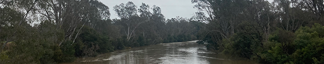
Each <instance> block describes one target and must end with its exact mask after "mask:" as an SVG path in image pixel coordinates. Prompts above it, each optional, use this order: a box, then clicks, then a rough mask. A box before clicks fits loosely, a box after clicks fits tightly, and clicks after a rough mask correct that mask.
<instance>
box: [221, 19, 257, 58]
mask: <svg viewBox="0 0 324 64" xmlns="http://www.w3.org/2000/svg"><path fill="white" fill-rule="evenodd" d="M239 27H240V30H239V31H240V32H238V33H236V34H235V35H233V36H232V38H230V41H229V40H225V41H223V43H225V44H224V45H225V48H224V51H223V53H224V54H229V55H233V56H238V57H243V58H251V57H252V55H256V53H255V52H257V49H258V48H259V47H260V46H261V45H262V43H261V40H262V33H260V32H259V31H258V29H259V28H258V27H255V24H251V23H245V24H244V23H242V24H240V25H239Z"/></svg>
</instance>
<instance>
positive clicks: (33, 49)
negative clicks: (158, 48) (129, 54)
mask: <svg viewBox="0 0 324 64" xmlns="http://www.w3.org/2000/svg"><path fill="white" fill-rule="evenodd" d="M114 10H115V11H116V12H117V14H118V16H119V17H120V19H110V18H109V17H110V12H111V11H109V8H108V7H107V6H106V5H104V4H103V3H101V2H100V1H98V0H1V1H0V64H24V63H28V64H29V63H31V64H52V63H60V62H71V61H73V60H74V59H75V58H76V57H87V56H96V55H97V54H101V53H107V52H112V51H115V50H122V49H127V48H132V47H139V46H147V45H152V44H158V43H162V42H165V43H167V42H174V41H188V40H194V39H197V35H196V34H198V33H201V32H200V30H203V29H204V28H203V26H204V25H206V24H205V23H202V22H198V20H195V19H193V18H192V19H184V18H179V17H178V18H172V19H165V18H164V16H163V14H162V13H161V8H160V7H158V6H153V7H150V6H149V5H147V4H145V3H143V4H142V5H141V6H139V7H138V6H136V5H134V3H133V2H127V3H125V4H124V3H122V4H120V5H116V6H115V7H114ZM37 22H38V23H37ZM34 23H36V24H34Z"/></svg>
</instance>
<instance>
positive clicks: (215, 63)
mask: <svg viewBox="0 0 324 64" xmlns="http://www.w3.org/2000/svg"><path fill="white" fill-rule="evenodd" d="M195 42H196V41H188V42H174V43H162V44H158V45H151V46H145V47H138V48H132V49H126V50H120V51H115V52H111V53H106V54H101V55H98V56H97V57H84V58H78V59H77V60H76V61H75V62H72V63H61V64H257V63H255V62H253V61H250V60H242V59H240V60H233V59H228V58H226V59H225V56H224V55H221V54H216V53H213V52H210V51H207V50H206V47H205V46H204V45H199V44H196V43H195Z"/></svg>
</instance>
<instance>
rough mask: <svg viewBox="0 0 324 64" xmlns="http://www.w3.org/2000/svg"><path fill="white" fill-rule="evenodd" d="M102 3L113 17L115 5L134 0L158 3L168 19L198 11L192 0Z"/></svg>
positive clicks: (111, 0) (189, 16) (112, 1)
mask: <svg viewBox="0 0 324 64" xmlns="http://www.w3.org/2000/svg"><path fill="white" fill-rule="evenodd" d="M99 1H101V2H102V3H104V4H106V5H107V6H108V7H109V10H110V13H111V17H110V18H111V19H115V18H118V15H117V14H116V12H115V11H114V9H113V7H114V6H115V5H119V4H121V3H127V2H128V1H132V2H134V3H135V5H136V6H137V7H139V6H140V5H141V4H142V3H146V4H148V5H150V6H151V7H152V6H153V5H157V6H159V7H160V8H161V10H162V14H163V15H164V17H165V18H166V19H169V18H175V17H177V16H180V17H184V18H191V17H192V16H194V14H195V12H196V11H198V10H197V9H196V8H193V6H194V4H192V3H191V0H99ZM269 1H270V2H272V1H273V0H269Z"/></svg>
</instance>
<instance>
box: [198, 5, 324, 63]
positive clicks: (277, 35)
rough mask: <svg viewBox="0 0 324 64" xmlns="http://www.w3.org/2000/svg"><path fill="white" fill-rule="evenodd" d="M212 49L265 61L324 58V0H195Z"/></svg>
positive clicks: (308, 60)
mask: <svg viewBox="0 0 324 64" xmlns="http://www.w3.org/2000/svg"><path fill="white" fill-rule="evenodd" d="M192 2H193V3H195V4H196V8H198V9H199V10H201V11H204V12H207V13H208V15H207V16H208V17H207V18H205V20H207V21H209V23H208V24H207V26H206V28H207V29H206V30H205V33H204V34H201V35H206V36H205V37H203V38H201V40H202V41H199V42H198V43H203V42H207V43H208V44H207V48H208V49H209V50H215V51H217V52H219V53H223V54H225V55H227V56H228V57H242V58H247V59H251V60H255V61H258V62H260V63H264V64H323V63H324V55H323V54H324V52H323V51H324V49H323V43H324V41H323V40H324V39H323V34H324V33H323V32H324V30H323V27H324V26H322V25H323V24H324V23H323V19H324V18H323V17H324V16H323V12H324V4H323V0H274V2H273V3H269V2H268V1H267V0H192Z"/></svg>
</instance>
